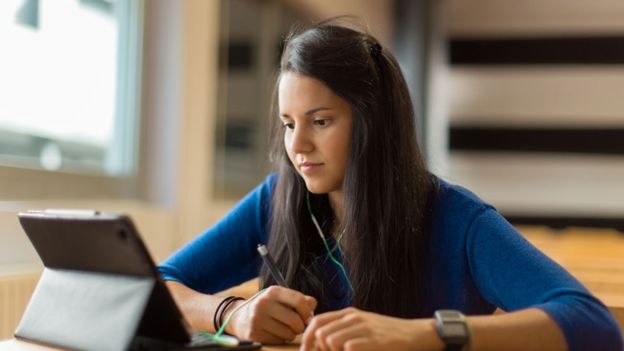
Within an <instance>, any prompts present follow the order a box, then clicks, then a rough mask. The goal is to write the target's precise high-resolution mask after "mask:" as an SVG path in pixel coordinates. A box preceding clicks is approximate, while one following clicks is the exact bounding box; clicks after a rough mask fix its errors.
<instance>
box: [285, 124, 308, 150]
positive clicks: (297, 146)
mask: <svg viewBox="0 0 624 351" xmlns="http://www.w3.org/2000/svg"><path fill="white" fill-rule="evenodd" d="M289 144H290V145H289V147H290V150H291V151H292V152H294V153H304V152H310V151H311V150H312V149H313V148H314V146H313V145H312V142H311V139H310V135H309V131H307V130H306V128H305V127H295V129H294V130H293V131H292V134H291V135H290V143H289Z"/></svg>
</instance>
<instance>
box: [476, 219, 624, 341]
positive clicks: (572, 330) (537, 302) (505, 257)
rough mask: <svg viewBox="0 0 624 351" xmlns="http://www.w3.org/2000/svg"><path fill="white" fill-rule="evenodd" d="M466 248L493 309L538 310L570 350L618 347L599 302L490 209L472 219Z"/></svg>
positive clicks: (609, 318) (610, 318) (613, 325)
mask: <svg viewBox="0 0 624 351" xmlns="http://www.w3.org/2000/svg"><path fill="white" fill-rule="evenodd" d="M466 250H467V257H468V261H469V265H470V270H471V274H472V276H473V278H474V280H475V282H476V284H477V286H478V288H479V290H480V291H481V293H482V295H483V296H484V297H485V298H486V299H487V300H488V301H490V302H491V303H493V304H494V305H496V306H498V307H500V308H501V309H503V310H506V311H515V310H519V309H523V308H529V307H535V308H540V309H542V310H543V311H545V312H546V313H547V314H548V315H549V316H550V317H551V318H552V319H553V320H554V321H555V322H556V323H557V324H558V325H559V327H560V328H561V330H562V332H563V334H564V336H565V339H566V342H567V344H568V348H569V349H570V350H621V349H622V335H621V334H620V331H619V328H618V326H617V323H616V322H615V320H614V318H613V316H611V314H610V313H609V311H608V310H607V308H606V307H605V306H604V305H603V304H602V302H600V301H599V300H598V299H597V298H595V297H594V296H593V295H591V294H590V293H589V291H587V289H586V288H585V287H583V286H582V285H581V283H579V282H578V281H577V280H576V279H575V278H574V277H573V276H572V275H570V274H569V273H568V272H567V271H566V270H565V269H563V268H562V267H561V266H559V265H558V264H557V263H556V262H554V261H552V260H551V259H550V258H548V257H547V256H546V255H544V254H543V253H541V252H540V251H539V250H537V249H536V248H535V247H534V246H533V245H531V244H530V243H529V242H528V241H527V240H526V239H524V237H522V235H520V234H519V233H518V232H517V231H516V230H515V229H514V228H513V227H512V226H511V225H510V224H509V223H508V222H507V221H506V220H505V219H504V218H503V217H502V216H501V215H500V214H499V213H498V212H496V211H495V210H494V209H492V208H485V209H484V210H482V211H480V212H479V213H478V214H477V215H476V216H475V218H474V220H473V222H472V224H471V226H470V228H469V229H468V236H467V242H466Z"/></svg>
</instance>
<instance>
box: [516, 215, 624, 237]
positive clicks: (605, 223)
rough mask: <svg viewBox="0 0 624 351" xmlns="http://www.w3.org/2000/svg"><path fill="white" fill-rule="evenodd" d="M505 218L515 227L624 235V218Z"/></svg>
mask: <svg viewBox="0 0 624 351" xmlns="http://www.w3.org/2000/svg"><path fill="white" fill-rule="evenodd" d="M505 218H506V219H507V220H508V221H509V222H510V223H511V224H513V225H543V226H547V227H550V228H554V229H564V228H568V227H580V228H610V229H615V230H618V231H620V232H622V233H624V218H602V217H564V216H560V217H556V216H550V217H549V216H515V215H506V216H505Z"/></svg>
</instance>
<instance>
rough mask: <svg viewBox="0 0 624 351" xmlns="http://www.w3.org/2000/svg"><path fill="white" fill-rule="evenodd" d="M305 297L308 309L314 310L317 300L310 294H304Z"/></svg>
mask: <svg viewBox="0 0 624 351" xmlns="http://www.w3.org/2000/svg"><path fill="white" fill-rule="evenodd" d="M305 299H306V303H307V304H308V307H309V308H310V310H311V311H312V312H314V310H316V306H318V302H317V301H316V299H315V298H314V297H312V296H306V297H305Z"/></svg>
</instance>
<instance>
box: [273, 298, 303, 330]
mask: <svg viewBox="0 0 624 351" xmlns="http://www.w3.org/2000/svg"><path fill="white" fill-rule="evenodd" d="M268 314H269V316H271V317H272V318H274V319H276V320H277V321H279V322H280V323H282V324H284V325H286V326H287V327H288V328H290V329H291V330H292V332H293V333H295V335H297V334H301V333H303V330H304V329H305V324H304V322H303V320H301V316H299V314H298V313H297V312H295V311H294V310H293V309H292V308H290V307H286V306H285V305H282V304H279V303H275V304H273V305H271V307H270V308H269V311H268Z"/></svg>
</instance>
